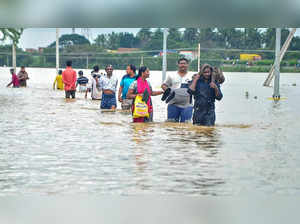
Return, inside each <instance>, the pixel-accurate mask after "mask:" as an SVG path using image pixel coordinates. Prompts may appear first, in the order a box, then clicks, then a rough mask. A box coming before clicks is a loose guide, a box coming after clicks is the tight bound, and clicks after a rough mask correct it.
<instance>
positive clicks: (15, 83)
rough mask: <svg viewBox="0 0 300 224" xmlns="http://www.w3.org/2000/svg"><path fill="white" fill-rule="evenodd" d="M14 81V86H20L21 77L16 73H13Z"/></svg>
mask: <svg viewBox="0 0 300 224" xmlns="http://www.w3.org/2000/svg"><path fill="white" fill-rule="evenodd" d="M12 83H13V87H19V86H20V82H19V79H18V77H17V75H16V74H15V73H14V74H13V75H12Z"/></svg>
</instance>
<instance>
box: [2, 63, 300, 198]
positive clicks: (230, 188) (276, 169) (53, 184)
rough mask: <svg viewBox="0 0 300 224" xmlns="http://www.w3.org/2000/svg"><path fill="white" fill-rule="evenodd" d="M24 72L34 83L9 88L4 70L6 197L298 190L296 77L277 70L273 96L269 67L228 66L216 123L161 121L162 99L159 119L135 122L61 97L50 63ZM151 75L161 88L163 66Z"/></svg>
mask: <svg viewBox="0 0 300 224" xmlns="http://www.w3.org/2000/svg"><path fill="white" fill-rule="evenodd" d="M27 70H28V72H29V76H30V78H31V79H30V80H29V82H28V88H26V89H24V88H20V89H12V88H5V85H6V84H7V83H8V82H9V81H10V75H9V72H8V71H9V70H8V68H0V86H1V87H0V110H1V115H0V133H1V137H0V140H1V145H0V195H20V194H22V195H30V194H42V195H44V194H74V193H96V194H118V195H120V194H152V193H155V194H177V193H179V194H185V195H206V194H208V195H237V194H246V195H247V194H250V193H252V192H259V193H278V194H285V195H287V194H293V195H294V194H297V193H299V192H300V147H299V137H300V132H299V130H300V119H299V115H300V104H299V96H300V75H299V74H283V75H282V76H281V95H282V97H284V98H285V99H283V100H281V101H279V102H278V103H274V102H273V101H272V100H269V99H268V97H270V96H272V93H273V89H272V88H265V87H262V83H263V81H264V79H265V77H266V75H267V74H247V73H226V74H225V75H226V79H227V80H226V82H225V83H224V85H223V86H222V90H223V94H224V99H223V101H221V102H217V103H216V107H217V109H216V114H217V121H216V124H217V125H216V127H214V128H205V127H195V126H193V125H191V124H173V123H165V120H166V105H165V103H164V102H161V101H160V96H158V97H154V98H153V99H154V113H155V114H154V121H155V122H154V123H152V124H133V123H131V116H130V115H129V114H126V113H122V112H116V113H111V112H106V113H103V112H102V113H101V112H100V110H99V102H94V101H91V100H90V99H88V100H85V99H84V95H83V94H81V93H79V94H77V99H76V100H75V101H72V100H71V101H68V102H67V101H65V99H64V93H63V92H61V91H53V90H52V89H51V88H52V83H53V80H54V77H55V74H54V72H55V70H54V69H30V68H29V69H27ZM89 73H90V72H89V71H87V70H85V74H86V75H87V76H88V74H89ZM115 73H116V74H118V75H119V76H121V75H122V74H123V73H124V71H115ZM150 76H151V78H150V82H151V84H152V86H153V87H154V88H158V87H159V85H160V82H161V73H160V72H151V74H150ZM293 83H296V84H297V86H293V85H292V84H293ZM246 91H248V92H249V97H248V98H246V97H245V92H246ZM255 96H257V99H255V98H254V97H255ZM119 106H120V105H119Z"/></svg>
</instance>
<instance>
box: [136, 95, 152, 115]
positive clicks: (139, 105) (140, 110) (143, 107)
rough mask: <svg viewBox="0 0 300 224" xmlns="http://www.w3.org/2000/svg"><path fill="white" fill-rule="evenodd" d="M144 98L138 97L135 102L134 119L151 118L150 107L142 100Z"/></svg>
mask: <svg viewBox="0 0 300 224" xmlns="http://www.w3.org/2000/svg"><path fill="white" fill-rule="evenodd" d="M142 98H143V97H142V96H139V95H138V96H136V98H135V101H134V110H133V118H140V117H149V112H148V105H147V104H146V103H145V102H144V101H143V100H142Z"/></svg>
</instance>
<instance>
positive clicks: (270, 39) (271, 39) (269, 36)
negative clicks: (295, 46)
mask: <svg viewBox="0 0 300 224" xmlns="http://www.w3.org/2000/svg"><path fill="white" fill-rule="evenodd" d="M289 33H290V31H289V30H288V29H286V28H283V29H281V46H282V45H283V43H284V42H285V40H286V39H287V37H288V35H289ZM275 40H276V29H275V28H268V29H266V31H265V32H264V33H263V42H264V45H265V48H266V49H275Z"/></svg>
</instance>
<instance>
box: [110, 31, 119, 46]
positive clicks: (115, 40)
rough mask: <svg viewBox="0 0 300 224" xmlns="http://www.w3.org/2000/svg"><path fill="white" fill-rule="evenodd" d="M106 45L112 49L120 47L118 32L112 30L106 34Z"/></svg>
mask: <svg viewBox="0 0 300 224" xmlns="http://www.w3.org/2000/svg"><path fill="white" fill-rule="evenodd" d="M107 42H108V44H107V47H108V48H109V49H112V50H116V49H118V48H119V47H120V35H119V34H118V33H115V32H112V33H110V34H108V38H107Z"/></svg>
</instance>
